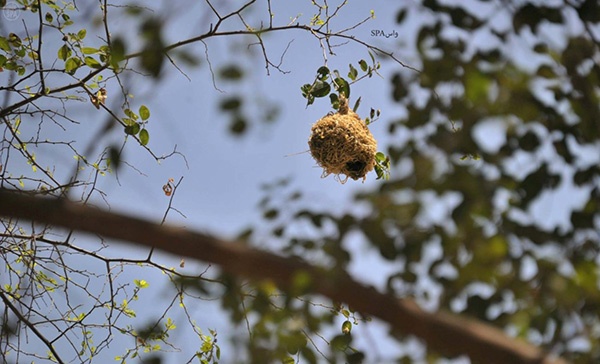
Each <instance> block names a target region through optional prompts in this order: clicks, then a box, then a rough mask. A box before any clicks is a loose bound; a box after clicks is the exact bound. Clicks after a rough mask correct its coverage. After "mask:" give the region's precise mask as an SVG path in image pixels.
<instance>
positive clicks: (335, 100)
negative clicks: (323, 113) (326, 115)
mask: <svg viewBox="0 0 600 364" xmlns="http://www.w3.org/2000/svg"><path fill="white" fill-rule="evenodd" d="M329 101H330V102H331V107H333V108H334V109H335V110H338V109H339V108H340V99H339V97H338V95H337V94H333V93H332V94H329Z"/></svg>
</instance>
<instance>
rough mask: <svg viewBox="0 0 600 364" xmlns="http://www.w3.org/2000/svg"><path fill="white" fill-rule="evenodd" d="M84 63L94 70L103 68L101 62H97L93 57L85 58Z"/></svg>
mask: <svg viewBox="0 0 600 364" xmlns="http://www.w3.org/2000/svg"><path fill="white" fill-rule="evenodd" d="M84 62H85V64H86V65H88V66H89V67H92V68H101V67H102V65H101V64H100V62H98V61H96V60H95V59H94V58H92V57H85V59H84Z"/></svg>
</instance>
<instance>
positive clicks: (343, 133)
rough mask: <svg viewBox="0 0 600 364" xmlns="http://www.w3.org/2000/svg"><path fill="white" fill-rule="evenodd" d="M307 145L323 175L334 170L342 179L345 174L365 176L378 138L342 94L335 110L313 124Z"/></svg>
mask: <svg viewBox="0 0 600 364" xmlns="http://www.w3.org/2000/svg"><path fill="white" fill-rule="evenodd" d="M308 145H309V147H310V153H311V154H312V156H313V158H314V159H315V160H316V161H317V163H318V164H319V166H321V167H323V177H326V176H328V175H330V174H334V175H336V177H337V178H338V180H339V181H340V182H342V183H345V182H346V181H347V180H348V177H350V178H352V179H353V180H357V179H359V178H362V179H363V180H364V179H365V178H366V175H367V173H369V172H370V171H372V170H373V168H374V167H375V154H376V153H377V141H376V140H375V138H373V135H372V134H371V132H370V131H369V128H368V127H367V125H366V124H365V122H364V121H363V120H361V118H360V117H359V116H358V115H357V114H356V113H355V112H354V111H352V110H350V109H349V108H348V101H347V100H346V99H345V98H344V97H340V108H339V110H338V112H337V113H335V114H328V115H326V116H324V117H323V118H321V119H320V120H318V121H317V122H316V123H315V124H314V125H313V126H312V129H311V135H310V139H309V140H308ZM340 175H345V176H346V177H345V178H342V177H340Z"/></svg>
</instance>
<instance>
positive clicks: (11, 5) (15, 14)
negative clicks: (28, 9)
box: [2, 1, 19, 21]
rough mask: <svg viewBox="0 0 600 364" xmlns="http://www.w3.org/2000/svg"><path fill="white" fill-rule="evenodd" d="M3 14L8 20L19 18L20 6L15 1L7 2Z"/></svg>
mask: <svg viewBox="0 0 600 364" xmlns="http://www.w3.org/2000/svg"><path fill="white" fill-rule="evenodd" d="M2 15H3V16H4V19H6V20H8V21H13V20H17V19H18V18H19V6H18V5H17V3H16V2H14V1H9V2H7V3H6V4H5V5H4V6H3V7H2Z"/></svg>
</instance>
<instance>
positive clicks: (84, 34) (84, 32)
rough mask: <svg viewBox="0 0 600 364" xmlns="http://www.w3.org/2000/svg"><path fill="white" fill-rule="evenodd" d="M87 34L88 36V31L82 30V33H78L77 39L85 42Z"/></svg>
mask: <svg viewBox="0 0 600 364" xmlns="http://www.w3.org/2000/svg"><path fill="white" fill-rule="evenodd" d="M86 34H87V30H85V29H81V30H80V31H78V32H77V38H78V39H79V40H83V39H84V38H85V36H86Z"/></svg>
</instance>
